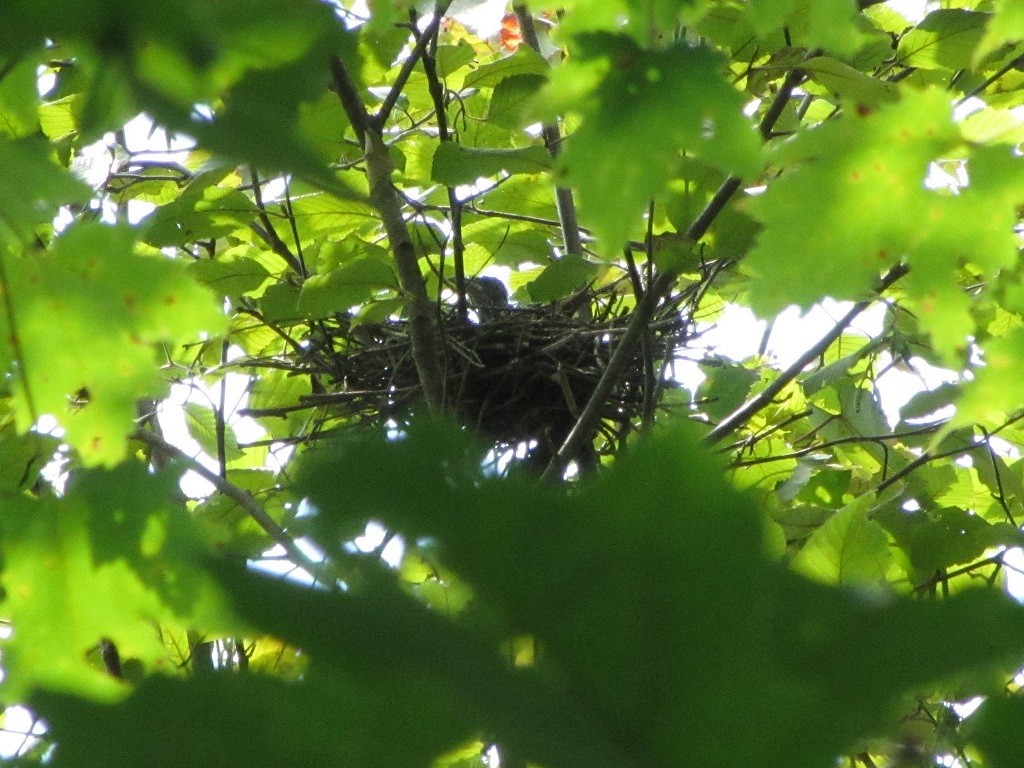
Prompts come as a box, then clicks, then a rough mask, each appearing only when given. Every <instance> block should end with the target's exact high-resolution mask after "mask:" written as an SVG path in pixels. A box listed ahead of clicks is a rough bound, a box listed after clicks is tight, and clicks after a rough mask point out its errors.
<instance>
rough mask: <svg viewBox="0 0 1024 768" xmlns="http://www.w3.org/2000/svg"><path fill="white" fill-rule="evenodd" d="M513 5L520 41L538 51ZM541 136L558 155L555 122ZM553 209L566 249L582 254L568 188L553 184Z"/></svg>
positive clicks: (529, 21) (533, 31)
mask: <svg viewBox="0 0 1024 768" xmlns="http://www.w3.org/2000/svg"><path fill="white" fill-rule="evenodd" d="M512 7H513V10H514V11H515V13H516V20H517V21H518V22H519V31H520V33H521V34H522V36H523V42H525V43H526V44H527V45H528V46H530V47H531V48H532V49H533V50H535V51H536V52H537V53H538V54H539V53H540V39H539V38H538V37H537V28H536V26H534V23H533V16H532V15H531V14H530V10H529V9H528V8H527V7H526V6H525V5H523V4H521V3H516V4H515V5H513V6H512ZM541 137H542V138H543V139H544V146H545V147H547V149H548V152H549V153H550V154H551V157H552V158H556V157H558V153H559V151H560V149H561V145H562V134H561V132H560V131H559V130H558V123H543V124H542V125H541ZM555 208H556V209H557V211H558V221H559V223H560V224H561V229H562V243H563V244H564V245H565V252H566V253H569V254H572V255H574V256H582V255H583V241H582V240H581V238H580V224H579V218H578V217H577V216H576V201H575V200H574V199H573V196H572V190H571V189H569V188H568V187H563V186H560V185H556V186H555Z"/></svg>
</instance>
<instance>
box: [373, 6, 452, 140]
mask: <svg viewBox="0 0 1024 768" xmlns="http://www.w3.org/2000/svg"><path fill="white" fill-rule="evenodd" d="M451 4H452V0H438V2H437V3H436V4H435V6H434V18H432V19H431V20H430V24H428V25H427V28H426V29H425V30H423V34H420V35H416V45H415V46H414V47H413V49H412V52H411V53H410V54H409V56H408V58H406V60H405V61H403V62H402V69H401V70H399V72H398V75H397V76H396V77H395V82H394V83H393V84H392V85H391V90H389V91H388V95H387V96H385V97H384V101H383V103H382V104H381V105H380V109H379V110H377V114H376V115H374V116H373V117H372V118H371V120H370V122H371V123H372V125H373V127H374V128H376V129H377V130H383V129H384V124H385V123H387V121H388V117H390V116H391V110H392V109H394V108H395V104H397V103H398V98H399V97H400V96H401V95H402V89H403V88H405V83H406V81H407V80H408V79H409V75H411V74H412V71H413V70H414V69H415V68H416V64H417V63H418V62H419V60H420V57H421V56H423V52H424V50H426V47H427V45H428V43H429V42H430V41H431V40H432V39H434V36H435V35H437V31H438V29H440V27H441V21H442V19H443V18H444V14H445V12H447V10H448V6H449V5H451ZM414 34H415V31H414ZM360 103H361V102H360Z"/></svg>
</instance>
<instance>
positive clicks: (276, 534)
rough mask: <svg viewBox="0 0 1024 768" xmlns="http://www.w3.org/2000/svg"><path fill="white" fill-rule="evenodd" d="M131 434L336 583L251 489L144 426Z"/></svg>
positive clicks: (298, 559) (329, 583)
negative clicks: (198, 479) (186, 470)
mask: <svg viewBox="0 0 1024 768" xmlns="http://www.w3.org/2000/svg"><path fill="white" fill-rule="evenodd" d="M131 437H132V439H133V440H138V441H139V442H140V443H145V444H146V445H147V446H149V447H150V449H151V450H155V451H160V452H161V453H163V454H164V455H167V456H170V457H172V458H174V459H176V460H178V461H180V462H181V463H183V464H184V465H185V466H187V467H188V468H189V469H190V470H192V471H193V472H195V473H196V474H197V475H199V476H200V477H202V478H203V479H204V480H206V481H208V482H209V483H210V484H211V485H213V487H214V488H216V489H217V491H218V492H219V493H221V494H223V495H224V496H227V497H228V498H229V499H231V500H232V501H233V502H235V503H236V504H237V505H238V506H239V507H241V508H242V509H243V510H244V511H245V513H246V514H247V515H249V517H251V518H252V519H253V521H255V523H256V524H257V525H258V526H259V527H260V528H262V529H263V531H264V532H265V533H266V534H267V536H269V537H270V538H271V540H272V541H273V542H274V543H275V544H278V545H279V546H280V547H281V548H282V549H283V550H284V551H285V553H286V554H287V555H288V557H289V559H290V560H291V561H292V562H293V563H295V565H296V566H298V567H299V568H302V569H303V570H305V571H307V572H308V573H309V574H310V575H312V576H313V577H314V578H316V579H317V580H318V581H320V582H321V583H323V584H325V585H327V586H332V585H334V584H335V583H336V581H337V579H336V577H335V576H334V575H333V574H332V573H331V571H330V568H329V567H328V566H327V565H326V564H325V563H318V562H316V561H315V560H311V559H310V558H309V557H308V556H307V555H306V553H304V552H303V551H302V550H301V549H299V547H298V545H297V544H296V543H295V542H294V541H293V540H292V538H291V537H290V536H289V535H288V533H287V532H286V531H285V529H284V528H282V527H281V526H280V525H278V524H277V522H276V521H275V520H274V518H272V517H271V516H270V515H268V514H267V512H266V510H265V509H263V507H261V506H260V504H259V502H257V501H256V499H254V498H253V496H252V494H251V493H249V492H248V491H246V490H244V489H242V488H239V487H238V486H237V485H234V484H233V483H231V482H229V481H227V480H226V479H224V478H223V477H221V476H220V475H219V474H218V473H217V472H215V471H213V470H212V469H210V468H209V467H207V466H205V465H204V464H202V463H201V462H199V461H197V460H196V459H194V458H193V457H192V456H189V455H188V454H187V453H185V452H184V451H183V450H181V449H180V448H178V447H177V446H176V445H172V444H171V443H168V442H167V441H166V440H164V439H163V438H161V437H159V436H157V435H155V434H153V433H152V432H150V431H148V430H145V429H137V430H135V432H133V433H132V434H131Z"/></svg>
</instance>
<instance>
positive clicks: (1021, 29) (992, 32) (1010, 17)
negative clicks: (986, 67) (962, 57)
mask: <svg viewBox="0 0 1024 768" xmlns="http://www.w3.org/2000/svg"><path fill="white" fill-rule="evenodd" d="M994 5H995V14H994V15H993V16H992V17H991V18H990V19H989V21H988V25H987V26H986V27H985V34H984V35H983V36H982V38H981V42H979V43H978V47H977V48H976V49H975V51H974V62H973V63H974V64H977V63H978V62H980V61H981V60H982V59H984V58H985V56H987V55H988V54H990V53H992V52H993V51H996V50H998V49H999V48H1000V47H1002V46H1003V45H1005V44H1006V43H1016V42H1019V41H1021V40H1024V7H1022V6H1021V4H1020V3H1016V2H1014V1H1013V0H995V3H994Z"/></svg>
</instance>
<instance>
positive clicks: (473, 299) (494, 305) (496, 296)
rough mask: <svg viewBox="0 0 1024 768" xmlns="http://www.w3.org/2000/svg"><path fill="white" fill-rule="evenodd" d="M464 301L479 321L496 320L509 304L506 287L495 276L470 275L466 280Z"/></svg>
mask: <svg viewBox="0 0 1024 768" xmlns="http://www.w3.org/2000/svg"><path fill="white" fill-rule="evenodd" d="M466 301H467V302H468V304H469V308H470V309H472V310H473V311H474V312H476V315H477V317H478V318H479V319H480V322H481V323H489V322H492V321H494V320H497V319H498V318H500V317H501V316H502V315H503V314H504V313H505V312H506V311H507V310H508V308H509V306H510V304H509V300H508V289H507V288H506V287H505V284H504V283H503V282H501V280H499V279H498V278H496V277H471V278H469V279H468V280H466Z"/></svg>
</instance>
